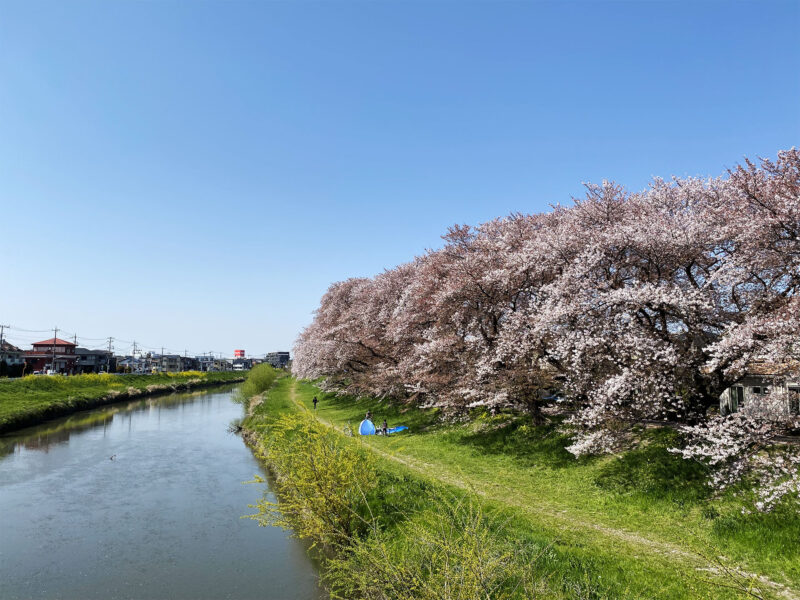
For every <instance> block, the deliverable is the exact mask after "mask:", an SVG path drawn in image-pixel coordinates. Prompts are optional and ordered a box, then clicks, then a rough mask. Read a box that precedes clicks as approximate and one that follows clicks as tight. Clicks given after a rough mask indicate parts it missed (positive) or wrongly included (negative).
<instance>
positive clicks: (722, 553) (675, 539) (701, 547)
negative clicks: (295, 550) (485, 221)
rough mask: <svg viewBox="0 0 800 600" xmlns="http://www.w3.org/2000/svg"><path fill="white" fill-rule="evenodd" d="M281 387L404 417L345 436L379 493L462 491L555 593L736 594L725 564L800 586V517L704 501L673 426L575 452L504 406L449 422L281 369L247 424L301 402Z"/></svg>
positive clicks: (398, 539)
mask: <svg viewBox="0 0 800 600" xmlns="http://www.w3.org/2000/svg"><path fill="white" fill-rule="evenodd" d="M290 392H291V394H294V398H295V399H296V400H297V402H298V403H299V404H302V405H303V406H305V407H306V408H307V409H308V410H309V411H311V412H313V406H312V405H311V398H312V397H313V396H314V395H316V396H317V397H318V398H319V399H320V403H319V406H318V409H317V411H316V416H317V417H318V418H320V419H321V420H323V421H325V422H330V423H331V424H332V425H333V426H334V427H335V428H336V429H337V430H339V431H342V430H343V428H345V427H347V426H349V427H350V428H351V430H352V429H355V428H356V427H357V425H358V423H359V422H360V420H361V419H362V418H363V415H364V413H365V411H366V410H371V411H372V412H373V414H374V415H375V419H376V420H378V421H381V420H382V419H383V418H384V417H386V418H387V420H388V421H389V424H390V425H396V424H405V425H408V426H409V427H410V433H408V434H399V435H396V436H392V437H389V438H382V437H370V438H356V440H355V441H354V443H359V444H363V445H364V446H365V447H367V448H369V449H371V450H372V451H373V452H374V453H375V454H376V456H377V457H378V467H379V472H380V473H381V475H380V476H381V477H382V478H388V479H387V480H386V481H385V482H383V483H382V484H381V485H380V486H379V489H381V490H384V492H383V493H384V494H386V495H387V497H389V496H394V499H393V500H391V502H390V504H392V505H394V506H397V505H407V506H409V507H413V502H412V499H411V497H413V496H414V495H416V494H418V492H419V486H423V487H424V486H434V487H436V488H441V489H444V490H446V491H449V492H460V493H464V492H466V493H467V494H469V496H470V497H472V498H476V499H479V500H480V502H481V504H482V506H484V507H485V508H486V509H487V510H489V511H493V513H494V514H498V515H502V519H504V521H503V522H504V523H505V528H504V533H503V536H505V537H510V538H512V539H515V540H521V541H523V542H524V543H525V544H535V545H538V546H539V547H543V548H544V547H547V548H549V549H548V551H547V553H546V556H545V563H544V565H545V566H544V568H545V571H546V573H548V575H547V577H548V581H550V585H551V586H553V585H554V586H555V587H556V588H557V589H559V590H561V591H562V592H564V593H565V594H566V593H567V592H566V591H564V590H572V592H569V594H570V595H566V596H564V597H575V598H580V597H586V598H603V597H606V598H676V599H677V598H734V597H741V596H740V595H739V594H738V593H737V592H735V591H734V590H729V589H725V588H722V587H719V585H718V584H725V583H734V578H733V577H732V576H721V577H720V576H719V574H720V573H721V572H722V571H723V570H724V568H723V566H730V565H734V564H735V565H737V566H739V567H740V568H741V569H743V570H745V571H747V572H749V573H757V574H759V575H762V576H765V577H766V578H768V579H769V580H771V581H772V582H775V585H770V584H768V583H765V582H764V581H760V582H754V583H757V584H758V586H759V587H760V588H761V589H762V590H763V597H784V598H792V597H797V596H798V595H800V593H799V592H798V590H799V589H800V585H799V583H800V566H798V565H800V543H798V542H800V519H798V516H797V515H796V514H795V513H793V512H792V511H790V510H789V509H786V510H779V511H777V512H776V513H773V514H768V515H743V514H741V506H742V503H741V500H740V499H738V498H734V497H732V496H728V497H725V498H723V499H712V498H711V497H710V495H709V492H708V490H707V489H706V487H705V485H704V483H703V481H704V477H703V475H704V474H703V473H702V471H701V469H700V467H698V466H695V465H692V464H691V463H686V462H684V461H682V460H680V459H678V458H677V457H674V456H673V455H670V454H669V453H667V452H666V448H667V447H669V446H670V445H671V444H672V440H671V436H673V435H674V434H673V433H672V432H669V431H663V430H652V431H648V432H645V434H644V438H645V442H644V443H643V444H642V445H641V446H640V447H639V448H638V449H637V450H634V451H632V452H629V453H627V454H623V455H620V456H615V457H603V458H586V459H581V460H576V459H574V458H572V456H571V455H569V454H568V453H567V452H566V451H565V450H564V446H565V443H564V442H565V440H564V439H563V438H562V436H561V435H560V434H559V433H558V432H557V430H556V427H555V426H553V425H550V426H543V427H532V426H531V425H530V424H529V423H528V422H527V421H526V419H524V418H522V417H519V416H515V415H510V414H507V415H498V416H496V417H489V416H488V415H482V416H480V417H479V418H478V419H477V420H475V421H473V422H471V423H467V424H450V425H447V424H443V423H440V422H439V419H438V418H437V414H436V412H435V411H422V410H418V409H413V408H412V409H409V408H407V407H403V406H395V405H391V404H387V403H385V402H379V401H376V400H354V399H352V398H337V397H335V396H333V395H330V394H324V393H321V392H320V390H319V389H318V388H316V387H314V386H313V385H311V384H309V383H305V382H297V383H293V382H292V380H289V379H287V380H285V381H281V382H279V383H278V384H277V385H276V387H275V388H274V390H273V391H272V392H270V395H269V401H268V402H266V403H264V404H263V405H262V406H260V407H259V408H258V410H257V412H256V415H257V417H258V418H257V419H256V422H255V423H251V426H254V427H255V428H259V427H264V426H266V424H268V422H269V419H270V418H272V416H270V415H279V414H281V413H285V412H287V411H292V410H298V407H297V405H296V404H295V403H294V402H293V401H292V399H291V398H290V395H291V394H290ZM387 486H388V487H387ZM389 490H391V492H390V491H389ZM403 490H406V491H407V492H408V493H407V494H406V492H404V491H403ZM406 496H409V497H408V498H407V497H406ZM390 527H391V525H390ZM391 535H393V536H394V538H393V539H395V542H394V543H395V544H397V545H399V546H402V545H403V544H412V545H413V543H414V540H409V539H405V538H404V529H403V528H402V527H398V528H397V530H396V531H391ZM703 555H705V556H706V557H708V558H707V559H706V558H703ZM716 557H722V558H716ZM718 563H722V564H718ZM710 578H711V579H714V580H715V583H714V584H712V583H709V582H707V581H706V580H707V579H710ZM746 579H747V577H744V579H743V580H742V581H743V582H744V581H745V580H746ZM581 590H582V591H581ZM573 592H574V593H573Z"/></svg>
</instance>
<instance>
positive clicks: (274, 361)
mask: <svg viewBox="0 0 800 600" xmlns="http://www.w3.org/2000/svg"><path fill="white" fill-rule="evenodd" d="M264 359H265V361H266V362H268V363H269V364H271V365H272V366H273V367H275V368H276V369H284V368H286V367H287V366H288V365H289V353H288V352H269V353H268V354H266V355H265V356H264Z"/></svg>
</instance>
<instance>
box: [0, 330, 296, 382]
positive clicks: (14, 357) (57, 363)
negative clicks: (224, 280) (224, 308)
mask: <svg viewBox="0 0 800 600" xmlns="http://www.w3.org/2000/svg"><path fill="white" fill-rule="evenodd" d="M31 346H32V347H31V348H30V349H28V350H22V349H20V348H18V347H17V346H15V345H13V344H11V343H10V342H8V341H7V340H0V376H2V375H9V376H11V377H19V376H22V375H31V374H41V373H56V374H61V375H78V374H81V373H174V372H179V371H246V370H247V369H250V368H252V367H253V366H254V365H256V364H260V363H269V364H271V365H272V366H273V367H275V368H279V369H282V368H286V367H287V366H288V365H289V363H290V356H289V352H270V353H268V354H266V355H265V356H264V358H245V357H244V356H235V357H234V358H216V357H213V356H209V355H202V356H187V355H180V354H158V353H155V352H147V353H141V354H139V355H115V354H114V353H113V352H111V351H109V350H102V349H94V350H90V349H88V348H83V347H80V346H78V345H77V344H75V343H73V342H70V341H68V340H62V339H60V338H50V339H47V340H42V341H41V342H34V343H33V344H31ZM242 353H243V351H242ZM236 354H238V352H237V353H236Z"/></svg>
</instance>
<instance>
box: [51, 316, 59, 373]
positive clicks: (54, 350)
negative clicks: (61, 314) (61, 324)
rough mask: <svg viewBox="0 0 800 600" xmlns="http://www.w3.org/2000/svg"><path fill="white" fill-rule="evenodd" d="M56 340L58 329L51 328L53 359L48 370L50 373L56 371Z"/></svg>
mask: <svg viewBox="0 0 800 600" xmlns="http://www.w3.org/2000/svg"><path fill="white" fill-rule="evenodd" d="M57 339H58V327H54V328H53V359H52V364H51V365H50V369H51V370H52V371H55V370H56V340H57Z"/></svg>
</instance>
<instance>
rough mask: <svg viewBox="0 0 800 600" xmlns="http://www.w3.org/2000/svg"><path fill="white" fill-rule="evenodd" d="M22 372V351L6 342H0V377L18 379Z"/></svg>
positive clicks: (23, 360)
mask: <svg viewBox="0 0 800 600" xmlns="http://www.w3.org/2000/svg"><path fill="white" fill-rule="evenodd" d="M24 370H25V358H23V352H22V350H20V349H19V348H17V347H16V346H15V345H14V344H11V343H9V342H7V341H6V340H0V377H19V376H21V375H22V374H23V371H24Z"/></svg>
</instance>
